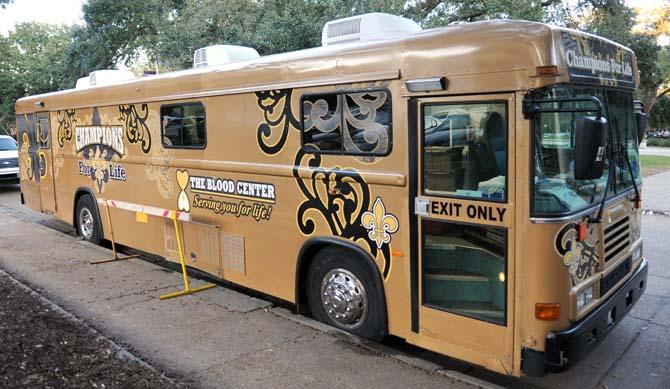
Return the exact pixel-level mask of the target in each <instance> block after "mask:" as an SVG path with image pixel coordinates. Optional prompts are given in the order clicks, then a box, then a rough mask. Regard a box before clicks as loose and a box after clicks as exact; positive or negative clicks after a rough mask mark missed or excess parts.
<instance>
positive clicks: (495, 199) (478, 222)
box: [410, 94, 515, 373]
mask: <svg viewBox="0 0 670 389" xmlns="http://www.w3.org/2000/svg"><path fill="white" fill-rule="evenodd" d="M411 106H412V107H413V110H412V111H411V112H416V120H417V121H416V126H415V127H416V129H417V138H416V139H417V141H416V145H413V144H410V145H411V147H412V148H414V146H416V148H417V153H416V155H417V157H418V158H417V161H416V169H417V170H418V171H417V178H416V180H415V182H413V183H412V185H413V186H414V187H415V188H416V196H414V198H413V199H412V202H413V203H414V216H413V218H414V219H413V221H412V223H413V231H414V234H415V235H414V237H415V238H414V239H413V241H414V248H413V252H414V254H415V255H413V256H412V257H413V261H416V262H414V263H413V265H412V266H413V269H414V271H413V280H412V281H413V282H412V288H413V290H412V292H413V307H412V330H413V332H414V333H418V343H423V345H424V346H427V347H428V348H430V349H433V350H435V351H438V352H443V353H444V354H448V355H451V356H454V357H456V358H460V359H465V360H469V361H473V362H476V363H478V364H480V365H483V366H485V367H487V368H490V369H493V370H496V371H500V372H503V373H505V372H509V371H511V370H512V368H513V363H512V362H513V359H512V356H513V354H512V342H513V333H514V331H513V323H514V321H513V312H514V311H513V302H514V298H513V296H514V294H513V287H514V284H513V277H512V275H513V264H514V261H513V258H514V247H513V234H512V227H513V225H514V212H513V202H512V201H510V199H513V198H514V197H513V193H514V180H513V178H514V174H513V173H514V169H513V168H514V163H513V161H514V158H513V155H514V153H513V150H514V148H513V146H514V144H515V143H514V132H513V131H509V129H510V128H514V95H512V94H501V95H486V96H465V97H464V96H459V97H439V98H438V97H436V98H425V99H417V100H414V101H413V102H412V103H411ZM412 115H413V114H412ZM510 151H512V152H510Z"/></svg>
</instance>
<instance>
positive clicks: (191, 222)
mask: <svg viewBox="0 0 670 389" xmlns="http://www.w3.org/2000/svg"><path fill="white" fill-rule="evenodd" d="M195 57H196V58H195V59H196V61H195V62H196V65H197V67H194V68H192V69H186V70H182V71H176V72H170V73H165V74H159V75H152V76H146V77H141V78H131V79H121V80H119V78H118V77H117V78H114V79H113V80H112V81H109V82H108V83H107V82H105V77H103V75H104V74H98V77H97V79H94V77H92V75H91V77H90V78H91V79H90V80H88V81H87V82H82V83H80V84H81V85H80V87H79V88H75V89H71V90H63V91H58V92H53V93H47V94H42V95H37V96H30V97H25V98H22V99H20V100H18V101H17V103H16V122H17V128H18V141H19V153H20V157H19V159H20V169H21V171H20V176H21V201H22V203H23V204H25V206H27V207H29V208H31V209H33V210H36V211H40V212H43V213H47V214H51V215H54V216H55V217H56V218H58V219H60V220H63V221H65V222H68V223H71V224H72V225H74V226H75V227H76V230H77V232H78V234H79V235H80V236H81V237H82V238H83V239H84V240H87V241H89V242H93V243H100V242H101V241H102V240H104V239H106V240H109V239H111V234H112V232H113V238H114V240H115V241H116V242H118V243H120V244H123V245H125V246H129V247H132V248H136V249H139V250H142V251H145V252H148V253H151V254H156V255H160V256H164V257H165V258H166V259H167V260H169V261H175V262H176V261H178V260H179V257H178V255H177V248H178V247H177V244H178V242H177V243H175V240H176V238H179V239H180V240H181V241H183V244H184V253H185V257H186V262H187V265H188V266H189V267H190V268H193V269H198V270H200V271H202V272H206V273H208V274H209V275H210V276H211V277H213V278H215V279H219V280H222V281H225V282H227V283H230V284H234V285H239V286H242V287H244V288H248V289H251V290H254V291H257V292H259V293H262V294H265V295H269V296H273V297H275V298H277V299H278V300H280V301H285V302H288V303H290V304H293V305H294V306H295V308H296V311H297V312H298V313H305V314H310V315H311V316H312V317H313V318H315V319H316V320H319V321H321V322H324V323H326V324H328V325H331V326H333V327H336V328H339V329H342V330H344V331H348V332H351V333H353V334H356V335H359V336H362V337H366V338H370V339H374V340H381V339H384V338H385V337H387V336H389V335H392V336H394V337H397V338H401V339H404V340H405V341H406V342H407V343H409V344H413V345H417V346H419V347H421V348H425V349H428V350H431V351H433V352H436V353H440V354H443V355H447V356H450V357H453V358H456V359H460V360H463V361H467V362H469V363H472V364H476V365H479V366H482V367H485V368H487V369H490V370H492V371H495V372H498V373H502V374H506V375H513V376H522V375H533V376H541V375H543V374H546V373H547V372H556V371H561V370H565V369H566V368H569V367H570V366H573V365H574V364H575V363H576V362H577V361H578V360H579V359H580V358H582V357H583V356H584V355H585V353H587V352H588V351H589V350H591V349H593V348H594V347H596V345H597V344H598V343H599V342H600V341H601V340H602V339H603V338H604V337H605V336H607V335H608V334H609V333H610V332H611V330H612V328H614V327H615V326H616V325H617V324H618V323H619V322H620V321H621V320H622V318H623V317H624V316H625V315H626V314H627V312H628V311H630V309H631V308H632V307H633V305H634V304H635V303H636V302H637V300H638V299H639V298H640V296H641V295H642V293H643V292H644V289H645V286H646V278H647V271H648V270H647V269H648V265H647V261H646V259H645V258H643V256H642V240H641V236H640V222H641V177H640V158H639V153H638V144H639V142H640V139H641V135H642V134H643V130H644V125H645V116H644V113H643V109H640V108H639V107H638V109H636V108H635V102H634V100H633V96H634V91H635V88H636V85H637V83H638V81H639V75H638V69H637V65H636V58H635V54H634V53H633V52H632V51H631V50H629V49H628V48H626V47H623V46H621V45H619V44H617V43H615V42H612V41H609V40H606V39H603V38H600V37H597V36H594V35H590V34H587V33H583V32H579V31H574V30H569V29H565V28H560V27H555V26H550V25H545V24H541V23H533V22H525V21H511V20H492V21H482V22H476V23H470V24H462V25H455V26H449V27H444V28H435V29H429V30H422V29H421V28H420V27H419V26H418V25H417V24H416V23H414V22H413V21H410V20H408V19H404V18H401V17H398V16H393V15H387V14H366V15H361V16H356V17H351V18H345V19H341V20H336V21H332V22H328V23H327V24H326V25H325V26H324V29H323V36H322V46H320V47H316V48H311V49H307V50H301V51H296V52H289V53H282V54H276V55H268V56H259V55H258V54H257V53H256V52H255V50H253V49H251V48H244V47H234V46H226V45H220V46H213V47H208V48H205V49H199V50H198V51H196V53H195ZM208 59H209V61H208ZM119 204H125V205H127V206H126V207H125V208H124V207H122V206H119ZM128 205H130V206H128ZM148 207H153V208H152V209H154V208H155V209H162V210H166V211H174V212H177V213H179V214H181V215H188V216H189V217H188V218H187V219H185V221H183V222H182V223H181V228H180V229H179V230H178V231H180V234H179V236H177V235H176V229H175V226H174V224H173V223H172V221H171V220H168V219H165V218H162V217H160V215H156V214H153V213H148V212H146V209H148ZM109 226H112V227H109ZM110 228H113V231H109V230H110Z"/></svg>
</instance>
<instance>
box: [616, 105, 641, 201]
mask: <svg viewBox="0 0 670 389" xmlns="http://www.w3.org/2000/svg"><path fill="white" fill-rule="evenodd" d="M612 116H613V117H614V126H615V127H616V132H617V137H618V138H619V142H618V145H619V153H621V157H622V158H623V159H624V160H625V161H626V165H628V171H629V172H630V179H631V181H633V189H634V190H635V203H636V204H637V202H638V201H640V191H639V190H638V188H637V182H636V179H635V172H634V171H633V165H631V163H630V158H628V152H627V151H626V149H625V148H624V146H623V143H622V141H621V138H622V137H621V128H620V127H619V119H618V118H617V116H616V112H612ZM621 175H622V177H623V172H622V173H621ZM621 181H622V182H623V184H624V185H625V184H626V180H624V179H623V178H622V179H621Z"/></svg>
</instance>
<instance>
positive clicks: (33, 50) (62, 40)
mask: <svg viewBox="0 0 670 389" xmlns="http://www.w3.org/2000/svg"><path fill="white" fill-rule="evenodd" d="M70 40H71V29H70V28H69V27H62V26H55V25H49V24H41V23H24V24H18V25H17V26H16V27H15V30H14V31H13V32H10V33H9V35H8V36H7V37H4V36H1V35H0V96H2V102H0V128H11V127H13V123H14V103H15V102H16V100H17V99H19V98H21V97H23V96H28V95H34V94H39V93H45V92H50V91H54V90H57V89H58V87H59V85H60V84H61V81H62V78H63V75H64V74H65V72H66V68H67V63H66V62H64V61H63V52H64V51H65V50H66V49H67V47H68V45H69V44H70Z"/></svg>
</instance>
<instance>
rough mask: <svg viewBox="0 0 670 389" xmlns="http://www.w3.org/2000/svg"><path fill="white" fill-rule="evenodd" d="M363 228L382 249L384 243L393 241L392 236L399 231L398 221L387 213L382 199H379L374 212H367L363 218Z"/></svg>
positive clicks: (373, 209)
mask: <svg viewBox="0 0 670 389" xmlns="http://www.w3.org/2000/svg"><path fill="white" fill-rule="evenodd" d="M361 223H362V224H363V227H365V229H367V230H368V237H369V238H370V240H372V241H373V242H375V243H376V244H377V248H379V249H381V248H382V246H383V245H384V243H389V242H390V241H391V234H393V233H394V232H396V231H398V219H397V218H396V217H395V216H393V215H391V214H387V213H386V207H384V203H383V202H382V199H381V198H380V197H377V200H375V203H374V205H373V206H372V211H366V212H364V213H363V215H362V216H361Z"/></svg>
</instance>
